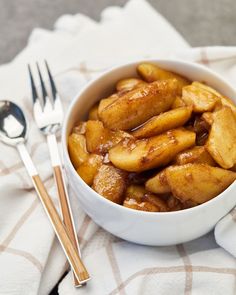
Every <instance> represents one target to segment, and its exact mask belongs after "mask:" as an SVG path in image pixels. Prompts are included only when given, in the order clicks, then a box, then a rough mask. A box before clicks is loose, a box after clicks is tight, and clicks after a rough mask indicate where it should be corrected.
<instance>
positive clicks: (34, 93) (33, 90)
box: [28, 64, 39, 103]
mask: <svg viewBox="0 0 236 295" xmlns="http://www.w3.org/2000/svg"><path fill="white" fill-rule="evenodd" d="M28 71H29V76H30V84H31V90H32V99H33V102H34V103H35V102H36V100H37V99H39V97H38V93H37V90H36V87H35V84H34V78H33V75H32V71H31V68H30V65H29V64H28Z"/></svg>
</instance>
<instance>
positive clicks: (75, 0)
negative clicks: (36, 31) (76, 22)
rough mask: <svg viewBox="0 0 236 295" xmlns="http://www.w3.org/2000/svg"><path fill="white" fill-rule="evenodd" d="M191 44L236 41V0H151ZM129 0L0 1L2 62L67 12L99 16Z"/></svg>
mask: <svg viewBox="0 0 236 295" xmlns="http://www.w3.org/2000/svg"><path fill="white" fill-rule="evenodd" d="M148 1H149V2H150V3H151V4H152V5H153V7H154V8H156V9H157V10H158V11H159V12H160V13H162V14H163V15H164V16H165V17H166V18H167V19H168V20H169V21H170V23H171V24H173V25H174V26H175V27H176V28H177V30H178V31H179V32H180V33H181V34H182V35H183V36H184V38H185V39H186V40H187V41H188V42H189V43H190V44H191V45H192V46H202V45H235V44H236V22H235V14H236V1H235V0H172V1H171V0H148ZM126 2H127V0H50V1H48V0H0V64H1V63H5V62H8V61H10V60H11V59H12V58H13V57H14V56H15V55H16V54H17V53H18V52H19V51H20V50H21V49H22V48H24V46H25V45H26V42H27V38H28V36H29V34H30V32H31V30H32V29H33V28H34V27H43V28H49V29H52V27H53V23H54V22H55V20H56V19H57V18H58V17H59V16H60V15H62V14H65V13H71V14H74V13H77V12H80V13H84V14H86V15H88V16H90V17H92V18H95V19H97V20H98V19H99V16H100V13H101V11H102V10H103V9H104V8H105V7H107V6H110V5H120V6H122V5H124V4H125V3H126Z"/></svg>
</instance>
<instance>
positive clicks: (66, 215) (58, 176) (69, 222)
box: [53, 166, 81, 286]
mask: <svg viewBox="0 0 236 295" xmlns="http://www.w3.org/2000/svg"><path fill="white" fill-rule="evenodd" d="M53 170H54V176H55V180H56V183H57V189H58V195H59V198H60V206H61V211H62V216H63V221H64V224H65V226H66V228H67V232H68V234H69V236H70V239H71V241H72V243H73V245H74V247H75V248H76V250H77V252H78V253H79V255H80V256H81V253H80V249H79V245H78V239H77V235H76V231H75V226H74V223H73V218H72V213H71V208H70V205H69V200H68V195H67V192H66V188H65V183H64V179H63V176H62V169H61V166H54V167H53ZM74 284H75V286H79V285H80V283H79V282H78V280H77V278H76V276H75V274H74Z"/></svg>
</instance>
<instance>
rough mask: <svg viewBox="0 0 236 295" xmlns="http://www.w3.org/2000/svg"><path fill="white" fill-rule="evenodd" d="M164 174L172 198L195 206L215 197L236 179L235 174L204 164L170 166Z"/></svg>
mask: <svg viewBox="0 0 236 295" xmlns="http://www.w3.org/2000/svg"><path fill="white" fill-rule="evenodd" d="M165 173H166V178H167V182H168V184H169V185H170V187H171V191H172V193H173V195H174V197H176V198H177V199H179V200H180V201H181V202H186V201H188V200H191V201H193V202H195V203H197V204H201V203H204V202H206V201H208V200H210V199H212V198H214V197H216V196H217V195H218V194H220V193H221V192H223V191H224V190H225V189H226V188H227V187H228V186H229V185H230V184H231V183H233V182H234V180H235V179H236V173H235V172H232V171H228V170H225V169H222V168H217V167H212V166H209V165H205V164H186V165H182V166H170V167H168V168H167V169H166V170H165Z"/></svg>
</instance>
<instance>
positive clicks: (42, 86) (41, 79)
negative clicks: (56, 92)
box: [36, 63, 48, 106]
mask: <svg viewBox="0 0 236 295" xmlns="http://www.w3.org/2000/svg"><path fill="white" fill-rule="evenodd" d="M36 66H37V69H38V74H39V79H40V84H41V88H42V96H43V105H44V106H45V104H46V97H47V96H48V94H47V90H46V88H45V85H44V82H43V78H42V75H41V71H40V68H39V64H38V63H36Z"/></svg>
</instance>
